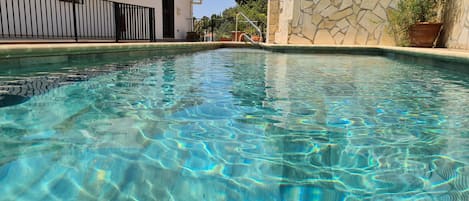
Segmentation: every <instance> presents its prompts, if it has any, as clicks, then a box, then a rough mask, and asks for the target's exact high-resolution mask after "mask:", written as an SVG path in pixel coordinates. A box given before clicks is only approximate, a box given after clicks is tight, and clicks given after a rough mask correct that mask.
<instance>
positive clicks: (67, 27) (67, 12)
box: [63, 2, 73, 38]
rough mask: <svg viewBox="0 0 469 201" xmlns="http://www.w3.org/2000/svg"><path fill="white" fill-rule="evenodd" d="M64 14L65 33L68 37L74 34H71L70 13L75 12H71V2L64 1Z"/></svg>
mask: <svg viewBox="0 0 469 201" xmlns="http://www.w3.org/2000/svg"><path fill="white" fill-rule="evenodd" d="M63 5H64V10H63V11H64V13H65V14H64V15H65V19H64V21H65V35H66V36H67V38H69V37H72V34H71V31H70V30H71V28H70V27H71V26H72V22H71V21H70V15H72V14H73V12H70V4H67V3H65V2H64V4H63Z"/></svg>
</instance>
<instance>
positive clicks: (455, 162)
mask: <svg viewBox="0 0 469 201" xmlns="http://www.w3.org/2000/svg"><path fill="white" fill-rule="evenodd" d="M129 59H131V58H129ZM130 65H131V66H130V67H128V68H125V69H121V70H109V71H107V73H104V74H99V75H97V76H91V77H89V79H86V80H85V81H83V80H80V81H82V82H69V83H67V84H64V85H63V86H62V85H60V87H59V85H57V86H56V87H51V88H50V89H49V90H48V91H46V92H44V93H40V94H39V95H35V96H32V97H31V98H30V99H28V100H26V101H25V102H23V103H20V104H16V105H12V106H8V107H3V108H0V128H1V129H0V131H1V133H0V200H168V201H169V200H279V201H284V200H308V201H312V200H348V201H354V200H469V166H468V165H469V154H468V153H469V107H468V105H469V76H468V75H467V74H462V73H457V72H451V71H445V70H444V69H439V68H433V67H425V66H419V65H416V64H406V63H400V62H396V61H393V60H390V59H387V58H384V57H378V56H357V55H353V56H351V55H308V54H281V53H271V52H265V51H260V50H249V49H219V50H215V51H205V52H198V53H193V54H183V55H173V56H171V55H168V56H159V57H153V58H148V59H139V60H138V61H134V62H131V64H130ZM90 66H93V64H90ZM102 68H103V69H106V68H111V69H119V68H116V65H112V64H106V65H103V66H102ZM42 75H44V73H42ZM46 75H47V73H46ZM51 75H52V74H51ZM28 76H32V75H28Z"/></svg>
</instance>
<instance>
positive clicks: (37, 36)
mask: <svg viewBox="0 0 469 201" xmlns="http://www.w3.org/2000/svg"><path fill="white" fill-rule="evenodd" d="M39 3H40V2H39ZM39 6H40V5H39ZM34 8H36V10H35V11H34V13H35V14H36V17H35V18H36V38H39V22H38V21H37V19H39V15H38V13H37V11H38V10H39V9H37V0H36V1H34ZM41 15H42V13H41ZM41 20H42V19H41Z"/></svg>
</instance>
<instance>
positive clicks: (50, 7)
mask: <svg viewBox="0 0 469 201" xmlns="http://www.w3.org/2000/svg"><path fill="white" fill-rule="evenodd" d="M49 9H50V15H49V17H50V21H49V23H50V32H51V33H50V34H49V37H52V38H53V37H54V36H55V35H54V14H53V11H52V1H51V0H49Z"/></svg>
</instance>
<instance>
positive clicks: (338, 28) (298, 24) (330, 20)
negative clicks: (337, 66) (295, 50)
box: [269, 0, 398, 45]
mask: <svg viewBox="0 0 469 201" xmlns="http://www.w3.org/2000/svg"><path fill="white" fill-rule="evenodd" d="M283 1H285V2H286V3H290V4H293V6H290V7H292V9H293V10H292V15H291V16H292V18H291V19H289V30H288V33H286V32H284V33H280V35H281V34H288V40H287V41H285V40H280V39H279V37H278V34H279V33H278V30H277V36H274V37H273V39H271V40H269V41H272V42H274V43H280V44H286V43H289V44H344V45H394V44H395V42H394V38H393V37H391V36H390V35H389V34H388V33H387V32H386V30H385V28H386V25H387V24H388V14H387V13H388V10H389V9H394V8H396V6H397V2H398V0H283ZM271 2H272V1H271ZM286 3H284V4H286ZM272 8H273V7H272ZM279 10H280V15H281V12H289V11H288V10H284V9H283V8H282V5H281V4H280V6H279ZM290 12H291V11H290ZM271 14H272V12H271ZM272 23H273V22H272ZM272 23H271V24H272Z"/></svg>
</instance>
